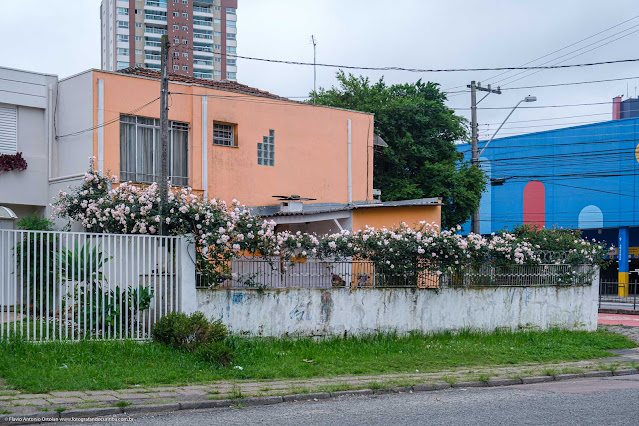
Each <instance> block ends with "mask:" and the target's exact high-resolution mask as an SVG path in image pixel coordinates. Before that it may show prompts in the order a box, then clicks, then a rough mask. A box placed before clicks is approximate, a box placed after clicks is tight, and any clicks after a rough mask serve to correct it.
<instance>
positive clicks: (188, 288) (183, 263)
mask: <svg viewBox="0 0 639 426" xmlns="http://www.w3.org/2000/svg"><path fill="white" fill-rule="evenodd" d="M193 241H194V237H193V236H182V237H180V244H179V246H180V249H179V250H178V258H177V259H176V260H177V261H176V263H177V267H178V271H177V275H178V276H179V289H180V300H179V307H178V311H179V312H184V313H185V314H192V313H193V312H195V311H197V292H196V290H195V281H196V280H195V243H194V242H193Z"/></svg>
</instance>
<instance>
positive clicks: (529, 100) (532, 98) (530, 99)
mask: <svg viewBox="0 0 639 426" xmlns="http://www.w3.org/2000/svg"><path fill="white" fill-rule="evenodd" d="M536 100H537V97H536V96H531V95H528V96H526V97H525V98H524V99H522V100H521V101H519V102H517V105H515V107H514V108H513V109H512V110H511V111H510V114H508V116H507V117H506V119H505V120H504V121H503V122H502V123H501V124H500V125H499V127H498V128H497V131H496V132H495V133H494V134H493V136H492V137H491V138H490V140H489V141H488V142H487V143H486V145H484V147H483V148H482V150H481V151H480V152H479V157H481V155H482V154H483V153H484V150H485V149H486V147H487V146H488V144H489V143H491V142H492V141H493V139H495V136H496V135H497V133H498V132H499V130H501V128H502V126H503V125H504V123H506V121H508V119H509V118H510V116H511V115H513V112H515V110H516V109H517V107H518V106H519V104H521V103H522V102H535V101H536Z"/></svg>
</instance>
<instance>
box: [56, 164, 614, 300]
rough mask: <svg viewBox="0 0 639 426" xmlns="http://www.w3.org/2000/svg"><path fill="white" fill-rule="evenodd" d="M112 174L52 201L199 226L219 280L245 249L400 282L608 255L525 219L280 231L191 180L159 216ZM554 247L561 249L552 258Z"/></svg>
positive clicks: (189, 228) (60, 208)
mask: <svg viewBox="0 0 639 426" xmlns="http://www.w3.org/2000/svg"><path fill="white" fill-rule="evenodd" d="M111 183H112V179H111V178H108V177H106V176H104V175H102V174H101V173H99V172H95V171H93V170H92V169H91V170H89V172H88V173H86V175H85V179H84V182H83V183H82V185H81V186H79V187H77V188H75V189H73V190H72V191H70V192H69V193H65V192H62V193H61V194H60V196H59V198H58V200H57V201H56V202H55V203H54V207H55V211H56V214H57V216H58V217H61V218H66V219H70V220H75V221H77V222H79V223H81V224H82V225H83V226H84V227H85V229H86V230H87V231H88V232H100V233H121V234H157V233H158V232H159V227H160V223H162V224H163V226H164V227H165V229H166V231H167V233H168V234H169V235H185V234H186V235H193V238H194V243H195V250H196V269H197V272H198V273H199V274H200V276H201V277H202V279H203V281H204V282H208V283H209V284H210V285H212V286H213V285H217V284H219V283H223V282H225V281H226V280H228V279H231V278H233V279H238V278H239V279H242V280H245V281H246V282H248V281H247V278H246V277H238V276H236V274H232V273H231V272H232V271H231V261H232V260H233V259H236V258H238V257H241V256H242V255H246V254H259V255H260V256H262V258H263V259H267V260H268V261H269V262H272V267H273V268H282V269H285V268H286V267H287V266H288V265H289V264H291V263H294V262H296V261H297V260H298V259H300V258H305V257H315V258H319V259H322V260H324V261H327V262H331V261H336V260H337V261H340V260H345V261H348V260H350V259H355V260H365V261H371V262H372V263H374V264H375V268H376V269H375V270H376V271H378V272H379V273H380V274H383V275H385V276H389V277H397V278H399V282H402V280H403V279H404V278H406V277H415V276H418V275H419V274H437V275H441V274H443V273H453V274H460V273H462V272H463V271H464V270H468V269H469V268H470V269H471V270H477V269H479V268H481V267H482V266H484V265H493V266H495V267H500V268H511V267H516V266H520V265H539V264H541V263H561V264H570V265H581V264H601V263H602V262H603V260H604V257H605V254H606V253H605V247H604V246H603V245H601V244H598V243H596V242H591V241H587V240H584V239H582V238H581V236H580V235H578V233H577V232H576V231H567V230H544V229H537V228H518V229H516V230H515V231H514V232H508V231H501V232H497V233H493V234H491V235H490V236H483V235H478V234H472V233H471V234H469V235H467V236H462V235H460V234H459V233H458V232H459V231H460V229H461V228H460V227H459V226H458V227H456V228H453V229H444V230H440V229H439V228H438V227H437V225H435V224H429V223H425V222H422V223H420V224H417V225H416V226H415V227H413V228H411V227H409V226H407V225H406V224H405V223H402V224H401V225H400V226H398V227H395V228H392V229H387V228H381V229H375V228H368V227H367V228H366V229H363V230H357V231H354V232H350V231H347V230H344V231H342V232H339V233H336V234H332V235H322V236H318V235H312V234H306V233H302V232H296V233H292V232H288V231H283V232H276V230H275V222H273V221H266V220H262V219H260V218H259V217H254V216H252V215H251V214H250V212H249V210H248V209H247V208H245V207H244V206H242V205H240V203H239V202H237V201H236V200H233V202H232V203H231V204H227V203H226V202H224V201H220V200H215V199H212V200H202V199H201V198H199V197H198V196H196V195H195V194H193V193H192V191H191V188H170V189H169V192H168V197H167V201H166V206H165V209H164V210H163V211H164V212H166V214H165V215H164V216H162V217H161V216H160V209H159V204H160V197H159V190H158V185H157V184H155V183H154V184H151V185H147V186H136V185H134V184H131V183H127V182H123V183H121V184H120V185H119V186H117V187H115V188H113V189H110V188H111ZM547 250H554V251H555V254H553V255H552V256H550V258H549V255H548V253H544V252H545V251H547ZM273 259H278V260H277V261H273ZM279 260H281V262H280V261H279ZM248 279H252V278H251V277H249V278H248ZM256 285H258V288H259V283H256Z"/></svg>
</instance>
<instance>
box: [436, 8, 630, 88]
mask: <svg viewBox="0 0 639 426" xmlns="http://www.w3.org/2000/svg"><path fill="white" fill-rule="evenodd" d="M637 18H639V15H637V16H634V17H632V18H630V19H627V20H625V21H623V22H620V23H619V24H615V25H613V26H612V27H608V28H606V29H605V30H602V31H599V32H598V33H595V34H593V35H591V36H588V37H586V38H583V39H581V40H578V41H576V42H574V43H571V44H569V45H567V46H564V47H562V48H560V49H557V50H555V51H553V52H550V53H548V54H546V55H543V56H540V57H538V58H535V59H533V60H532V61H528V62H526V63H525V64H522V66H525V65H529V64H532V63H533V62H537V61H539V60H541V59H544V58H547V57H548V56H551V55H554V54H555V53H559V52H561V51H563V50H566V49H568V48H570V47H572V46H576V45H578V44H580V43H583V42H584V41H586V40H590V39H591V38H594V37H596V36H598V35H600V34H603V33H605V32H608V31H610V30H612V29H613V28H617V27H619V26H621V25H624V24H626V23H628V22H630V21H633V20H635V19H637ZM509 72H510V71H505V72H502V73H499V74H497V75H493V76H492V77H488V78H487V79H484V81H486V82H487V81H490V80H493V79H495V78H497V77H500V76H502V75H504V74H508V73H509ZM465 86H466V85H460V86H455V87H450V88H448V89H444V90H452V89H457V88H459V87H465Z"/></svg>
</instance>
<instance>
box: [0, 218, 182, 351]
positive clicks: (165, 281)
mask: <svg viewBox="0 0 639 426" xmlns="http://www.w3.org/2000/svg"><path fill="white" fill-rule="evenodd" d="M181 244H182V241H181V240H180V239H179V237H158V236H143V235H135V236H133V235H114V234H90V233H79V232H45V231H10V230H0V338H8V337H9V336H11V335H21V336H22V337H23V338H25V339H27V340H55V339H68V340H79V339H146V338H148V337H149V335H150V330H151V326H152V325H153V324H154V323H155V322H156V321H157V319H158V318H160V317H161V316H163V315H166V314H167V313H169V312H174V311H178V310H179V309H180V306H181V301H180V286H181V282H182V273H181V270H180V263H179V262H180V261H181V254H180V253H181V251H180V247H181V246H180V245H181Z"/></svg>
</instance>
